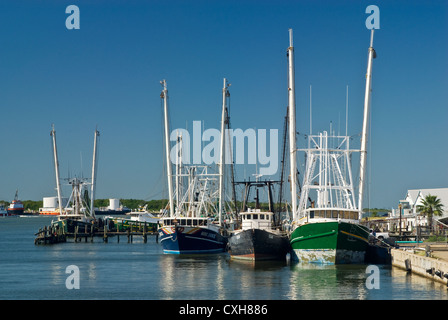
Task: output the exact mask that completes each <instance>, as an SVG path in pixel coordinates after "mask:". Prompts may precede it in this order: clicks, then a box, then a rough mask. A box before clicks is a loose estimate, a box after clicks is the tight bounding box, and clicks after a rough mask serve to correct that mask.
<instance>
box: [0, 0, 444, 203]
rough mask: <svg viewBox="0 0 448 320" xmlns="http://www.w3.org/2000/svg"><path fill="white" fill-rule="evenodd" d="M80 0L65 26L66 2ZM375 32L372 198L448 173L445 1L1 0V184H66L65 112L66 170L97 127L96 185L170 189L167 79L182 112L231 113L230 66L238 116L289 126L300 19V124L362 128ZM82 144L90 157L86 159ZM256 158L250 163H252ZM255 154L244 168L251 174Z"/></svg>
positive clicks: (44, 189) (43, 192)
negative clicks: (370, 26)
mask: <svg viewBox="0 0 448 320" xmlns="http://www.w3.org/2000/svg"><path fill="white" fill-rule="evenodd" d="M71 4H75V5H77V6H78V7H79V9H80V29H79V30H68V29H67V28H66V27H65V20H66V18H67V17H68V16H69V15H68V14H66V13H65V9H66V7H67V6H69V5H71ZM370 4H374V5H377V6H378V7H379V9H380V17H381V21H380V23H381V24H380V30H378V31H377V32H376V33H375V40H374V47H375V50H376V52H377V56H378V57H377V59H375V60H374V65H373V96H372V115H371V121H372V123H371V135H370V137H369V158H368V166H369V172H370V174H369V181H368V204H366V206H370V207H385V208H390V207H392V206H396V205H397V203H398V201H399V200H400V199H402V198H404V196H405V193H406V191H407V190H408V189H416V188H439V187H448V166H447V165H446V159H447V158H448V143H447V140H448V139H447V138H448V126H447V120H448V103H447V101H448V93H447V91H448V90H447V88H448V77H447V76H448V59H447V57H448V43H447V41H446V35H447V33H448V32H447V31H448V24H447V22H448V3H447V2H446V1H445V0H440V1H437V0H436V1H423V0H419V1H372V2H370V1H369V2H367V1H249V0H239V1H232V0H229V1H196V0H191V1H170V0H164V1H124V0H123V1H120V0H116V1H105V0H104V1H76V0H70V1H64V0H57V1H56V0H54V1H49V0H48V1H36V0H33V1H10V0H5V1H2V2H1V4H0V48H1V49H0V108H1V111H2V112H1V114H2V121H1V123H2V125H1V126H0V150H2V157H1V160H0V163H1V165H0V176H1V180H0V181H1V182H0V199H4V200H8V201H10V200H12V198H13V196H14V192H15V190H16V188H19V192H20V198H21V199H22V200H27V199H31V200H40V199H42V197H45V196H53V195H55V194H56V193H55V191H54V188H55V181H54V169H53V163H52V149H51V140H50V134H49V133H50V130H51V124H52V123H54V125H55V128H56V132H57V139H58V152H59V160H60V170H61V176H62V178H65V177H67V176H68V174H69V173H70V174H71V175H72V176H74V175H78V176H79V175H80V174H81V173H82V174H84V176H89V175H90V170H91V157H92V148H93V133H94V130H95V127H96V126H97V127H98V130H99V131H100V134H101V137H100V146H99V153H100V155H99V171H98V183H97V197H98V198H113V197H117V198H137V199H146V200H150V199H159V198H162V197H165V196H166V194H167V193H166V190H164V188H163V187H164V185H165V184H166V182H165V180H166V178H165V176H164V175H163V144H162V141H163V140H162V139H163V136H162V133H163V126H162V125H163V122H162V110H161V102H160V97H159V95H160V91H161V86H160V84H159V81H160V80H162V79H166V80H167V82H168V90H169V96H170V119H171V128H172V129H174V128H184V127H185V126H189V127H191V126H192V122H193V121H195V120H200V121H203V122H204V125H205V127H207V128H219V121H220V107H221V89H222V79H223V78H224V77H226V78H228V79H229V81H230V82H231V83H232V86H231V88H230V92H231V117H232V119H231V121H232V127H233V128H241V129H247V128H264V129H278V130H279V135H281V132H282V130H283V128H282V126H283V117H284V115H285V110H286V109H285V108H286V105H287V91H286V87H287V60H286V49H287V47H288V44H289V38H288V29H289V28H292V29H293V30H294V46H295V62H296V65H295V71H296V97H297V100H296V102H297V130H298V131H299V132H309V98H310V97H309V87H310V85H311V86H312V91H313V97H312V100H313V132H317V131H322V130H326V129H328V127H329V123H330V121H332V123H333V126H334V127H336V126H337V127H338V128H345V101H346V86H347V85H348V86H349V125H348V130H349V134H353V135H356V134H358V133H360V131H361V125H362V108H363V98H364V87H365V72H366V63H367V48H368V45H369V38H370V31H369V30H367V29H366V27H365V20H366V18H367V17H368V14H366V13H365V9H366V7H367V6H368V5H370ZM81 159H82V160H81ZM243 170H244V171H243ZM251 170H254V169H253V168H249V167H247V168H240V176H239V177H240V179H244V176H243V174H241V173H242V172H246V174H247V175H250V174H252V173H255V172H252V171H251Z"/></svg>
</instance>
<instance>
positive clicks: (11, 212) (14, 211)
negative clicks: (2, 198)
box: [6, 208, 24, 215]
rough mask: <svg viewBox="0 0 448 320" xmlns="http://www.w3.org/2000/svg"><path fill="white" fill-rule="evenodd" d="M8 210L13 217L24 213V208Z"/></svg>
mask: <svg viewBox="0 0 448 320" xmlns="http://www.w3.org/2000/svg"><path fill="white" fill-rule="evenodd" d="M6 210H7V211H8V213H9V214H11V215H23V212H24V209H23V208H8V209H6Z"/></svg>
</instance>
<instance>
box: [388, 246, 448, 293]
mask: <svg viewBox="0 0 448 320" xmlns="http://www.w3.org/2000/svg"><path fill="white" fill-rule="evenodd" d="M391 255H392V265H393V266H395V267H398V268H401V269H404V270H407V271H410V272H413V273H416V274H419V275H421V276H424V277H426V278H430V279H432V280H434V281H438V282H441V283H444V284H447V283H448V279H447V277H448V261H446V260H442V259H436V258H429V257H425V256H421V255H418V254H415V253H414V251H413V250H403V249H392V250H391Z"/></svg>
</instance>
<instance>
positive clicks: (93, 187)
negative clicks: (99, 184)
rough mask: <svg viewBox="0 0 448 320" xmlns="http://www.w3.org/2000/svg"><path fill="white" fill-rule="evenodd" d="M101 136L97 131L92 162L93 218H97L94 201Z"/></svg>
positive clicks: (91, 200) (91, 211) (91, 206)
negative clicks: (99, 139) (99, 138)
mask: <svg viewBox="0 0 448 320" xmlns="http://www.w3.org/2000/svg"><path fill="white" fill-rule="evenodd" d="M99 135H100V132H99V131H98V130H97V129H95V135H94V140H93V160H92V185H91V190H90V216H91V217H92V218H95V208H94V201H95V187H96V168H97V162H96V161H97V155H98V154H97V150H98V149H97V142H98V136H99Z"/></svg>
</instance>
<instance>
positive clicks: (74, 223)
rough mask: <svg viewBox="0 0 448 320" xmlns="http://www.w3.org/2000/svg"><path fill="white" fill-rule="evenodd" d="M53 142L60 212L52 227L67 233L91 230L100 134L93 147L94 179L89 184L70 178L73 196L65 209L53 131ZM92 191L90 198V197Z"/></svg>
mask: <svg viewBox="0 0 448 320" xmlns="http://www.w3.org/2000/svg"><path fill="white" fill-rule="evenodd" d="M51 136H52V140H53V156H54V167H55V175H56V190H57V194H58V207H59V208H58V210H59V215H58V219H57V220H56V221H52V226H54V227H57V228H60V229H62V230H63V231H65V232H69V233H73V232H75V231H76V229H77V228H78V229H79V230H82V231H84V230H86V229H87V228H88V229H87V230H89V231H90V228H91V227H93V226H94V225H95V222H96V218H95V210H94V206H93V203H94V200H95V182H96V159H97V142H98V136H99V132H98V130H95V135H94V146H93V163H92V178H91V180H92V181H91V182H90V183H89V182H88V179H87V178H78V177H75V178H69V179H67V180H68V184H69V185H70V186H71V187H72V191H71V195H70V197H69V199H68V201H67V202H66V203H67V205H66V206H65V207H64V208H63V207H62V204H63V201H62V191H61V184H60V179H59V161H58V153H57V146H56V131H55V130H54V126H53V129H52V131H51ZM89 189H90V196H89Z"/></svg>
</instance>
